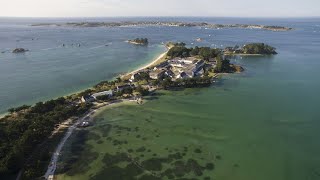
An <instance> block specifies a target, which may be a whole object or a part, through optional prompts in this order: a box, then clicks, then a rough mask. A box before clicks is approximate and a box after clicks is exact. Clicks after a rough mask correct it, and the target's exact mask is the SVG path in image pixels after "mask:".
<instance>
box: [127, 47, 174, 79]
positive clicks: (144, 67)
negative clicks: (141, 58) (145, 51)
mask: <svg viewBox="0 0 320 180" xmlns="http://www.w3.org/2000/svg"><path fill="white" fill-rule="evenodd" d="M169 50H170V48H168V47H167V51H166V52H164V53H162V54H160V55H159V56H158V57H157V58H156V59H155V60H153V61H152V62H150V63H149V64H146V65H144V66H142V67H140V68H138V69H136V70H133V71H131V72H128V73H126V74H124V75H121V78H123V77H126V76H128V75H131V74H134V73H136V72H139V71H141V70H143V69H146V68H148V67H152V66H155V65H157V64H158V63H160V62H161V60H162V59H163V58H164V57H165V56H166V54H167V53H168V51H169Z"/></svg>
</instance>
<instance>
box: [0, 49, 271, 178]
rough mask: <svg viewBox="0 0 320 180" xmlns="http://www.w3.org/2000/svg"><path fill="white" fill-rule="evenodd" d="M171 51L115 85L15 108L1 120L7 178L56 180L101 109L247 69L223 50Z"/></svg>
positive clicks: (2, 167) (2, 169)
mask: <svg viewBox="0 0 320 180" xmlns="http://www.w3.org/2000/svg"><path fill="white" fill-rule="evenodd" d="M166 47H167V48H168V51H167V52H166V53H165V54H162V55H161V56H160V57H159V58H157V59H156V61H154V62H152V63H151V64H149V65H148V66H146V67H144V68H140V69H139V70H136V71H133V72H130V73H127V74H125V75H123V76H121V77H117V78H116V79H115V80H113V81H103V82H100V83H98V84H97V85H95V86H94V87H92V88H90V89H87V90H85V91H82V92H80V93H76V94H73V95H70V96H66V97H60V98H58V99H55V100H50V101H47V102H39V103H36V104H35V105H33V106H27V105H24V106H21V107H17V108H11V109H9V114H8V115H6V116H5V117H3V118H2V119H1V120H0V137H1V138H0V142H1V143H0V155H1V156H0V175H1V177H4V178H12V177H15V176H17V175H18V176H19V177H20V178H22V179H36V178H38V177H43V176H44V175H45V178H48V177H52V176H53V175H54V173H55V169H56V162H57V160H58V157H59V154H60V151H61V149H62V147H63V145H64V143H65V142H66V140H67V139H68V137H69V136H70V134H72V132H73V130H74V129H76V128H80V127H81V128H83V127H86V126H88V125H90V123H91V122H90V119H91V115H92V114H93V113H94V112H95V111H96V110H97V109H99V108H101V107H104V106H107V105H110V104H114V103H118V102H123V101H133V102H136V103H138V104H140V103H141V99H142V96H147V95H152V92H154V91H156V90H159V89H165V90H172V89H177V88H179V89H181V88H195V87H208V86H210V85H212V84H213V83H214V82H215V79H216V78H217V77H218V76H219V74H221V73H235V72H241V71H243V70H244V69H243V68H242V67H241V66H239V65H235V64H231V63H230V61H229V60H228V59H227V58H226V57H225V56H224V53H223V50H222V49H212V48H210V47H192V48H188V47H186V44H185V43H167V44H166ZM244 47H246V46H244ZM249 47H251V46H249ZM264 47H265V46H264ZM267 47H269V46H267ZM246 48H247V47H246ZM246 48H245V49H246ZM273 50H275V49H274V48H273ZM246 53H248V54H249V53H256V52H255V51H246ZM267 53H270V52H267ZM271 54H275V53H271ZM45 172H46V173H45Z"/></svg>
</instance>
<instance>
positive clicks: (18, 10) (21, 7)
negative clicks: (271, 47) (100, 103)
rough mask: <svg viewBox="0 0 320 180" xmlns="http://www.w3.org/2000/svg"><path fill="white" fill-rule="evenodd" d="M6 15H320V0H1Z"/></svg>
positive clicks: (0, 10)
mask: <svg viewBox="0 0 320 180" xmlns="http://www.w3.org/2000/svg"><path fill="white" fill-rule="evenodd" d="M0 16H3V17H114V16H116V17H119V16H121V17H122V16H214V17H320V0H0Z"/></svg>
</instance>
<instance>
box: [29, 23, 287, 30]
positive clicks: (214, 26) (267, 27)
mask: <svg viewBox="0 0 320 180" xmlns="http://www.w3.org/2000/svg"><path fill="white" fill-rule="evenodd" d="M31 26H69V27H121V26H173V27H203V28H211V29H222V28H244V29H264V30H269V31H290V30H292V29H293V28H290V27H283V26H273V25H257V24H210V23H207V22H162V21H138V22H130V21H127V22H70V23H61V24H59V23H38V24H32V25H31Z"/></svg>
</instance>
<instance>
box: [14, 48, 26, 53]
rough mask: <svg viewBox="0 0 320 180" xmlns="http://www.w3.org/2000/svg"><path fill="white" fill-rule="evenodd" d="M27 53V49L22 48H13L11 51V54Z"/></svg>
mask: <svg viewBox="0 0 320 180" xmlns="http://www.w3.org/2000/svg"><path fill="white" fill-rule="evenodd" d="M27 51H29V50H28V49H24V48H15V49H14V50H12V53H24V52H27Z"/></svg>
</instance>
